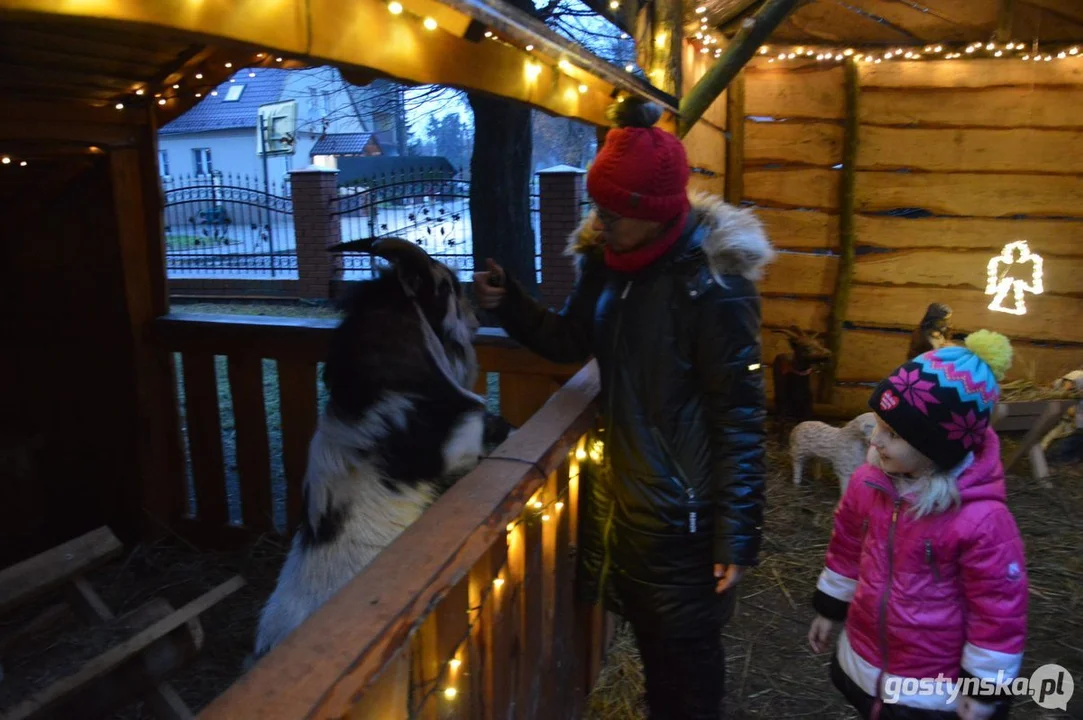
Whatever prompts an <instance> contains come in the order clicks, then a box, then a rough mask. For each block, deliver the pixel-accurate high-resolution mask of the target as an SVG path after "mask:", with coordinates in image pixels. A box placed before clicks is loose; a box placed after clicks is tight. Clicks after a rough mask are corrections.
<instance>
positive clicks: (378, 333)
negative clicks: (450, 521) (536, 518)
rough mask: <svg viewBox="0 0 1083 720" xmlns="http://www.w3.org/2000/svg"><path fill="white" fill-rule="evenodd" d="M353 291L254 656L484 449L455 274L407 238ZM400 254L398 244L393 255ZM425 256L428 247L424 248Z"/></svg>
mask: <svg viewBox="0 0 1083 720" xmlns="http://www.w3.org/2000/svg"><path fill="white" fill-rule="evenodd" d="M399 252H403V253H405V256H404V257H398V256H397V255H394V259H396V260H397V261H398V262H397V265H396V267H395V269H394V270H391V271H384V272H382V273H381V274H380V275H379V277H378V278H377V279H375V280H372V281H367V282H364V283H360V284H359V285H358V287H357V289H356V291H355V292H354V293H353V294H352V296H351V297H350V298H349V299H348V300H347V301H346V304H345V308H344V309H345V317H344V319H343V321H342V322H341V324H340V325H339V327H338V328H336V330H335V333H334V336H333V338H332V341H331V347H330V351H329V354H328V357H327V362H326V367H325V373H324V382H325V384H326V385H327V388H328V391H329V401H328V403H327V407H326V409H325V410H324V412H323V414H322V415H321V417H320V419H319V423H318V426H317V429H316V432H315V434H314V436H313V438H312V441H311V444H310V446H309V455H308V467H307V469H306V472H305V479H304V491H303V504H304V513H303V517H302V519H301V523H300V527H299V528H298V531H297V533H296V535H295V536H294V538H293V544H292V547H291V549H290V552H289V556H288V557H287V559H286V562H285V564H284V566H283V568H282V572H281V574H280V576H279V579H278V585H277V587H276V588H275V590H274V592H273V593H272V594H271V596H270V598H269V599H268V601H267V604H266V606H265V608H264V610H263V614H262V616H261V617H260V623H259V629H258V632H257V638H256V648H255V651H256V657H258V656H260V655H262V654H264V653H266V652H268V651H269V650H271V649H272V648H273V647H274V646H275V645H277V644H278V643H279V642H281V641H282V639H283V638H285V637H286V636H287V635H288V634H289V633H291V632H292V631H293V630H294V629H295V628H296V627H297V626H298V625H300V624H301V623H302V622H303V621H304V620H305V619H306V618H307V617H308V616H309V615H311V614H312V613H313V612H314V611H315V610H316V609H317V608H319V607H320V606H321V605H323V603H325V602H326V601H327V600H328V599H329V598H330V597H331V596H333V595H334V594H335V593H337V592H338V591H339V590H340V589H341V588H342V587H343V586H344V585H346V584H347V583H348V582H349V581H350V580H351V579H352V578H353V577H354V576H355V575H357V574H358V573H359V572H360V571H361V570H362V569H364V568H365V566H366V565H368V564H369V563H370V562H371V561H372V559H373V558H374V557H375V556H376V555H377V554H378V553H379V552H380V551H381V550H383V549H384V548H385V547H387V545H389V544H390V543H391V542H392V541H393V540H394V539H395V538H396V537H398V535H399V534H400V533H401V532H402V531H403V530H405V529H406V528H407V527H408V526H409V525H410V524H411V523H413V522H414V521H415V520H417V519H418V517H419V516H420V515H421V514H422V513H423V512H424V511H425V509H426V508H427V507H428V506H429V505H430V504H431V503H432V502H433V501H434V500H435V499H436V498H437V497H438V495H439V494H440V493H441V492H442V490H443V489H445V488H446V487H447V485H448V483H449V482H451V481H453V480H454V479H455V478H457V477H460V476H462V475H463V474H465V473H467V472H469V471H470V470H471V469H472V468H473V467H474V466H475V465H476V464H477V462H478V460H479V457H480V455H481V453H482V434H483V426H484V415H485V403H484V400H483V399H482V398H481V397H479V396H477V395H475V394H474V393H473V392H472V391H471V390H470V388H472V387H473V385H474V382H475V380H476V378H477V374H478V369H477V360H476V357H475V355H474V348H473V344H472V342H473V337H474V333H475V331H476V330H477V326H478V323H477V320H476V318H475V316H474V313H473V311H472V310H471V308H470V305H469V303H468V301H467V300H466V298H465V296H464V293H463V290H462V287H461V286H460V284H459V282H458V280H457V279H456V278H455V276H454V274H452V272H451V271H450V270H449V269H448V268H447V267H446V266H444V265H443V264H440V263H437V262H434V261H432V260H431V259H429V258H428V257H427V256H426V255H424V253H423V252H422V251H421V250H420V249H418V250H417V252H416V253H412V252H411V251H410V250H409V248H402V247H399V248H397V249H396V250H395V253H399ZM389 254H391V253H389ZM419 254H420V256H419Z"/></svg>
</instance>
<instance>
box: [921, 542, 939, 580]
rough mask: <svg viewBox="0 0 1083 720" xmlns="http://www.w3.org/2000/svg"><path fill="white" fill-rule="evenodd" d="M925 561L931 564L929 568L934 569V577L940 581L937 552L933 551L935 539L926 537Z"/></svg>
mask: <svg viewBox="0 0 1083 720" xmlns="http://www.w3.org/2000/svg"><path fill="white" fill-rule="evenodd" d="M925 562H926V563H927V564H928V565H929V568H930V569H931V570H932V571H933V577H934V578H936V581H937V582H940V568H939V567H938V566H937V564H936V553H935V552H933V541H932V540H930V539H928V538H926V539H925Z"/></svg>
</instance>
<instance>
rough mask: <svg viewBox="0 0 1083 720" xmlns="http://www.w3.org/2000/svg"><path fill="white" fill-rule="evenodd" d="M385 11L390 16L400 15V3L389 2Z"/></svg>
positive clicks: (393, 0)
mask: <svg viewBox="0 0 1083 720" xmlns="http://www.w3.org/2000/svg"><path fill="white" fill-rule="evenodd" d="M387 10H388V12H390V13H391V14H392V15H401V14H402V3H400V2H396V1H395V0H392V1H391V2H389V3H388V4H387Z"/></svg>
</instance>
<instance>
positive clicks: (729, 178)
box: [725, 73, 745, 205]
mask: <svg viewBox="0 0 1083 720" xmlns="http://www.w3.org/2000/svg"><path fill="white" fill-rule="evenodd" d="M744 174H745V74H744V73H738V74H737V77H735V78H734V79H733V82H732V83H730V86H729V89H728V90H727V91H726V178H725V183H726V190H725V197H726V202H728V203H730V204H731V205H737V204H738V203H740V202H741V198H742V197H743V196H744V193H745V183H744Z"/></svg>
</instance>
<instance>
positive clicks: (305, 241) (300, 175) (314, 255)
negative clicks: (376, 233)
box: [290, 165, 342, 299]
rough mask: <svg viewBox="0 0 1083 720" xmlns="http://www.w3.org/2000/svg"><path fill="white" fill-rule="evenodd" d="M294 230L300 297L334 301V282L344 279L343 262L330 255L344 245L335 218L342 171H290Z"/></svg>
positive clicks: (339, 258) (340, 230)
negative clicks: (333, 203) (333, 248)
mask: <svg viewBox="0 0 1083 720" xmlns="http://www.w3.org/2000/svg"><path fill="white" fill-rule="evenodd" d="M290 186H291V192H292V195H293V228H294V235H295V236H296V238H297V280H298V288H297V293H298V295H299V296H300V297H303V298H309V299H327V298H329V297H331V282H332V281H333V280H339V279H341V278H342V258H341V257H340V256H338V255H332V254H331V253H329V252H327V248H328V247H330V246H331V245H334V244H336V243H339V242H341V241H342V228H341V226H340V224H339V219H338V218H337V217H332V216H331V201H332V200H334V199H335V198H337V197H338V170H335V169H333V168H324V167H316V166H314V165H312V166H309V167H306V168H301V169H298V170H292V171H290Z"/></svg>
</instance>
